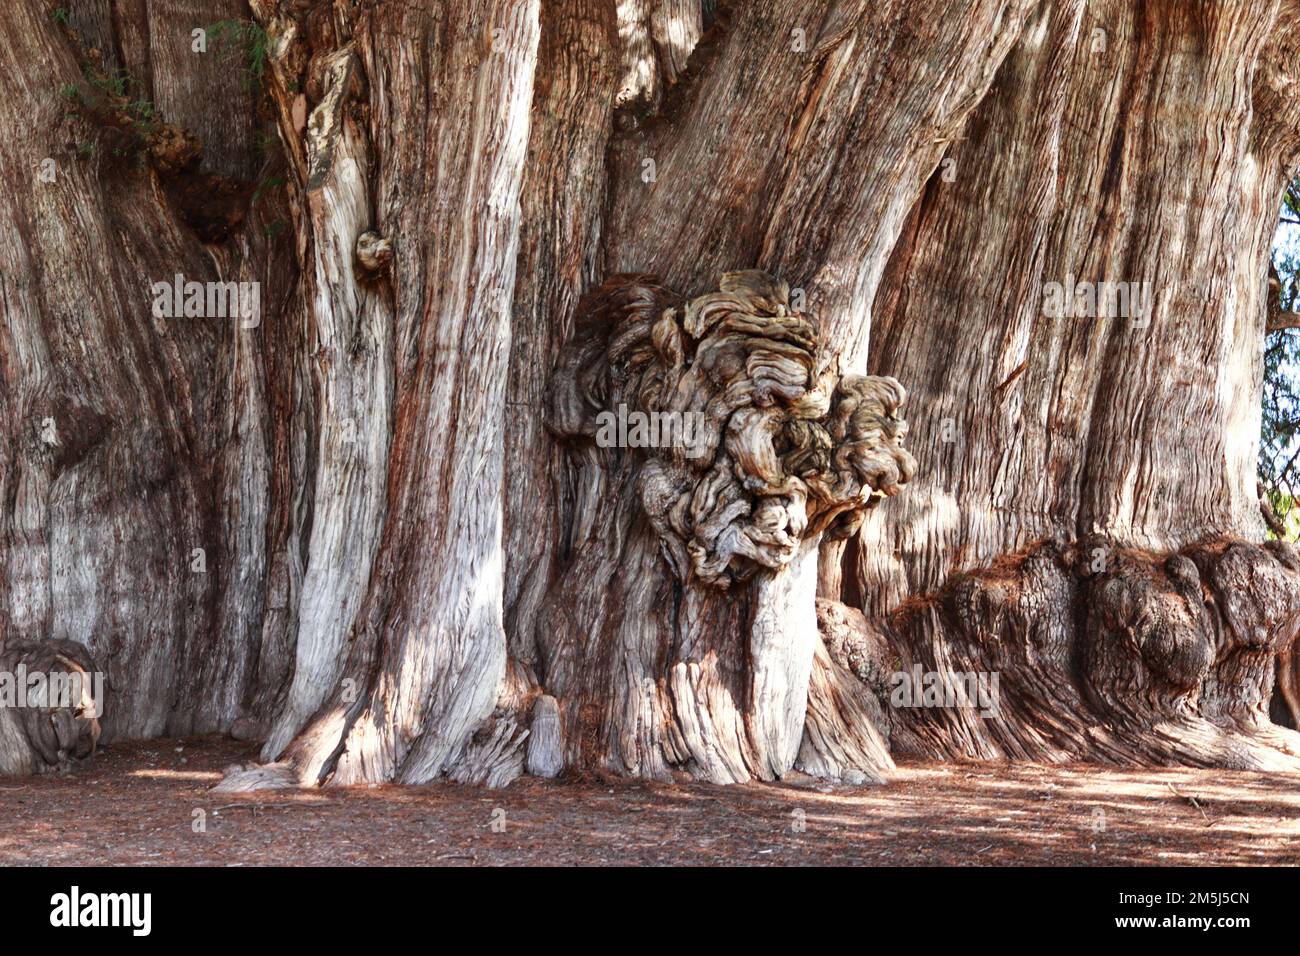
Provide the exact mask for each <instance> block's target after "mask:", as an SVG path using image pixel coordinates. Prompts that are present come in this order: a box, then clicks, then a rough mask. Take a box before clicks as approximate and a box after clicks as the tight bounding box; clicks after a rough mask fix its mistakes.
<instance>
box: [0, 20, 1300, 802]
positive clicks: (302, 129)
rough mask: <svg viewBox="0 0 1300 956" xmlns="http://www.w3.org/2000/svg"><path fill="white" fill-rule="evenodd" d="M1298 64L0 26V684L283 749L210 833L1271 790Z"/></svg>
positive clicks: (622, 26)
mask: <svg viewBox="0 0 1300 956" xmlns="http://www.w3.org/2000/svg"><path fill="white" fill-rule="evenodd" d="M1297 14H1300V7H1298V6H1297V5H1296V4H1295V2H1294V0H1223V2H1218V0H1204V2H1183V0H1178V2H1175V0H1164V2H1151V3H1132V2H1123V0H1052V2H1048V0H1039V2H1036V0H973V2H971V3H969V4H966V5H965V6H964V7H963V8H962V9H961V10H956V9H955V8H954V7H953V5H952V4H951V3H947V2H939V0H933V2H932V0H919V2H918V0H872V2H866V0H811V2H808V3H802V4H780V3H774V2H767V0H753V2H737V3H721V4H719V3H714V2H711V0H705V2H701V0H696V2H687V0H642V2H633V0H628V2H618V3H615V2H613V0H452V2H449V3H441V4H430V5H424V4H409V3H401V2H396V0H390V2H378V0H377V2H372V3H366V4H355V3H347V2H335V3H329V2H324V0H321V2H310V0H309V2H301V0H295V2H289V0H278V2H277V0H254V2H253V3H252V4H251V7H246V6H244V5H243V4H241V3H239V2H237V0H190V2H187V3H185V4H176V3H157V4H149V5H145V4H139V3H134V2H128V0H98V2H90V0H84V2H74V0H67V2H66V3H65V5H64V6H59V5H57V4H55V3H49V4H45V3H41V2H38V0H18V2H16V3H11V4H8V5H7V6H5V7H4V8H3V11H2V12H0V28H2V30H0V35H3V37H4V38H5V39H4V41H3V43H0V59H2V60H3V63H2V64H0V65H3V66H4V67H5V69H6V73H7V75H9V76H10V77H11V78H12V86H13V92H14V95H12V96H10V97H8V98H6V100H5V102H4V104H3V105H0V132H2V133H3V135H2V136H0V167H2V168H3V172H4V175H5V181H6V182H7V183H9V184H10V189H9V190H7V192H6V194H5V195H4V196H3V197H0V211H2V213H3V220H0V222H2V223H3V225H4V226H6V227H7V228H5V229H4V231H3V233H0V302H2V303H3V309H4V312H5V322H4V328H3V331H2V333H0V376H2V377H3V381H2V383H0V384H2V386H3V387H2V388H0V436H2V437H3V441H2V442H0V628H2V629H3V637H4V638H5V639H13V638H20V639H37V640H48V639H51V638H55V639H67V640H71V641H75V642H77V643H79V644H81V645H84V646H85V648H86V649H87V650H88V651H89V653H90V655H91V657H92V658H93V659H94V660H95V661H96V662H98V666H99V667H100V668H101V669H103V670H105V671H106V672H107V675H108V683H109V699H108V702H107V706H106V708H105V713H104V716H103V718H102V721H101V724H102V728H103V736H104V739H105V740H110V741H111V740H113V739H122V738H132V737H147V736H154V735H159V734H167V733H171V734H184V733H195V732H208V731H230V732H233V733H235V734H236V735H238V736H241V737H246V738H250V739H256V740H257V741H259V742H260V743H261V744H262V760H263V763H264V765H263V766H259V767H256V768H253V769H250V770H248V771H247V772H245V773H242V774H237V775H233V776H232V777H231V778H229V779H228V780H227V781H226V782H225V784H223V786H227V787H229V788H239V787H245V786H268V785H270V786H277V785H289V784H308V785H313V784H319V783H325V782H330V783H335V784H346V783H356V782H362V781H375V780H401V781H407V782H418V781H425V780H429V779H432V778H434V777H437V776H440V775H450V776H453V777H455V778H456V779H460V780H465V781H473V782H486V783H491V784H501V783H505V782H508V781H509V780H510V779H513V778H514V777H515V776H517V775H518V774H520V773H522V772H531V773H537V774H544V775H554V774H556V773H559V772H561V771H562V770H566V769H567V770H572V771H580V772H582V771H596V772H614V773H619V774H631V775H640V776H653V777H662V778H668V777H671V776H674V775H685V776H691V777H697V778H704V779H710V780H715V781H724V782H729V781H738V780H745V779H751V778H759V779H775V778H779V777H781V776H783V775H785V774H786V773H787V772H789V771H790V770H791V769H794V768H799V769H802V770H804V771H807V772H809V773H814V774H818V775H822V776H827V777H832V778H838V779H843V780H848V781H854V782H861V781H864V780H876V779H881V778H882V775H883V774H884V773H885V772H886V771H887V770H888V769H889V767H890V766H891V756H890V754H891V752H894V753H898V752H906V753H916V754H923V755H932V756H961V755H967V756H975V757H988V758H1001V757H1013V758H1014V757H1028V758H1034V759H1063V760H1064V759H1080V758H1082V759H1091V760H1100V761H1109V762H1126V763H1170V762H1176V763H1189V764H1197V765H1222V766H1249V767H1263V768H1287V769H1300V737H1297V735H1296V734H1294V733H1292V732H1289V731H1284V730H1282V729H1280V728H1277V727H1275V726H1274V725H1273V724H1271V723H1270V722H1269V717H1268V712H1269V703H1270V696H1271V694H1272V690H1273V687H1274V681H1275V677H1274V670H1275V666H1276V661H1277V658H1278V655H1279V654H1283V655H1285V654H1286V652H1287V649H1288V647H1289V646H1290V644H1291V643H1292V641H1293V639H1294V637H1295V632H1296V630H1297V628H1298V627H1300V556H1298V555H1296V554H1294V553H1293V552H1292V550H1291V549H1289V548H1287V547H1285V546H1280V545H1270V546H1268V547H1262V546H1261V545H1260V542H1261V541H1262V539H1263V537H1264V530H1263V527H1262V524H1261V522H1260V518H1259V509H1258V505H1257V502H1256V500H1255V497H1254V492H1253V489H1254V456H1255V449H1256V441H1257V436H1258V431H1259V428H1258V419H1259V393H1260V382H1259V379H1260V375H1261V358H1260V356H1261V349H1262V344H1263V336H1264V328H1265V321H1266V303H1265V292H1266V263H1267V258H1268V249H1269V240H1270V237H1271V235H1272V231H1273V228H1274V226H1275V225H1276V220H1277V212H1278V204H1279V197H1280V195H1281V190H1282V188H1283V185H1284V183H1285V182H1286V179H1287V177H1288V175H1289V173H1290V172H1291V171H1292V170H1293V169H1294V167H1295V164H1296V163H1297V160H1298V159H1300V93H1297V90H1300V87H1298V86H1297V79H1298V77H1297V69H1296V66H1295V64H1296V62H1297V61H1296V54H1297V52H1300V51H1297V50H1296V47H1295V43H1294V41H1293V40H1292V38H1291V34H1292V33H1293V30H1292V27H1293V24H1294V23H1295V22H1296V17H1297ZM231 21H237V22H238V25H237V26H234V27H232V26H231ZM217 24H221V26H219V27H218V26H216V25H217ZM214 27H215V29H214ZM195 31H203V32H200V33H199V34H197V35H196V33H195ZM121 71H129V78H128V79H124V78H123V77H124V74H123V72H121ZM46 160H52V161H53V162H52V165H50V164H47V163H46V162H45V161H46ZM51 169H52V170H53V175H52V176H51V175H50V174H49V173H50V170H51ZM177 276H179V277H181V278H180V279H179V280H177V281H180V282H197V283H216V282H228V281H236V282H245V283H258V286H257V287H256V288H257V289H258V294H257V310H256V315H255V316H253V317H251V318H250V316H249V315H247V314H235V315H230V314H213V310H212V309H211V308H207V307H204V308H199V309H196V310H194V311H193V312H190V313H187V312H186V311H185V310H184V309H182V310H181V311H180V314H174V313H175V310H171V312H172V313H173V314H167V313H168V310H166V309H163V310H160V309H159V308H158V307H157V294H156V292H155V285H156V284H158V283H172V282H173V280H174V278H175V277H177ZM1079 283H1082V284H1083V285H1082V286H1079V287H1078V288H1076V286H1077V284H1079ZM1098 283H1125V284H1126V285H1125V287H1124V289H1125V299H1124V300H1123V303H1122V304H1123V305H1124V309H1122V310H1121V311H1123V312H1124V313H1125V314H1123V315H1119V316H1109V317H1108V316H1106V315H1102V316H1097V315H1096V314H1095V313H1096V312H1097V311H1098V310H1097V308H1096V300H1095V298H1094V299H1093V305H1092V308H1091V309H1089V308H1087V302H1088V295H1090V294H1093V293H1095V291H1096V284H1098ZM1130 283H1131V284H1133V285H1132V286H1129V285H1127V284H1130ZM1053 284H1056V285H1055V286H1054V285H1053ZM1066 287H1068V290H1067V292H1066V293H1065V294H1063V295H1061V294H1058V293H1060V292H1061V290H1062V289H1063V288H1066ZM1053 290H1055V292H1053ZM1130 292H1131V293H1132V296H1131V298H1130V297H1129V294H1130ZM1076 293H1077V295H1076ZM1053 296H1055V297H1056V299H1057V301H1056V303H1055V306H1053V307H1049V303H1050V302H1051V300H1052V299H1053ZM1146 296H1149V299H1147V298H1145V297H1146ZM1103 304H1104V305H1118V304H1120V303H1119V302H1118V301H1110V300H1107V299H1106V298H1105V296H1103ZM1062 305H1064V307H1065V308H1061V306H1062ZM1073 305H1077V306H1079V309H1078V310H1076V309H1073V308H1071V306H1073ZM1148 306H1149V307H1148ZM1062 311H1064V312H1066V313H1067V314H1065V315H1059V314H1056V313H1060V312H1062ZM1075 311H1083V312H1088V313H1090V314H1087V315H1083V316H1075V317H1072V315H1073V313H1074V312H1075ZM1102 311H1105V310H1104V309H1103V310H1102ZM900 383H901V384H900ZM629 415H631V416H639V415H645V416H668V417H667V418H664V419H663V420H664V421H672V422H675V423H677V425H681V426H684V427H685V429H686V431H685V432H682V433H674V435H673V436H671V437H672V438H673V439H674V440H669V441H658V440H646V439H645V436H644V435H643V436H641V437H640V438H637V437H633V436H634V430H633V432H629V430H628V429H627V428H623V429H622V430H621V431H620V430H619V429H618V428H615V429H614V431H613V432H609V431H607V430H603V429H602V426H603V425H605V424H608V422H609V421H611V420H614V421H620V420H621V421H623V422H624V423H626V422H627V418H628V416H629ZM611 416H612V418H611ZM674 416H675V417H674ZM903 419H907V420H908V422H910V431H911V434H910V436H908V434H907V433H908V429H909V425H908V424H907V423H905V422H904V421H903ZM657 420H658V419H656V421H657ZM611 435H613V437H612V438H611ZM659 437H662V436H659ZM676 439H682V440H680V441H678V440H676ZM647 446H649V447H647ZM909 451H910V454H909ZM22 646H23V647H24V648H26V647H28V645H26V644H23V645H22ZM1287 667H1291V665H1290V664H1289V661H1288V663H1287ZM1292 669H1293V668H1292ZM1291 672H1292V670H1285V671H1284V673H1285V674H1290V673H1291ZM917 674H921V675H930V676H931V677H933V676H936V675H937V676H938V677H939V678H940V679H941V682H942V683H944V684H945V685H949V686H950V685H951V684H952V683H954V682H955V681H956V680H957V679H958V677H964V678H966V679H969V681H970V685H969V686H971V687H975V688H977V689H978V690H979V692H980V693H978V694H977V695H976V696H977V697H980V698H981V699H980V700H976V701H968V700H964V699H955V700H953V699H945V695H944V694H943V693H939V694H938V706H929V705H928V704H929V703H932V702H930V701H928V700H927V699H926V698H925V696H924V695H921V700H920V701H912V700H910V699H903V698H908V695H907V694H902V695H901V697H900V693H899V692H900V691H906V690H909V689H910V681H911V679H912V677H913V675H917ZM1283 683H1284V685H1286V686H1289V683H1288V681H1286V680H1284V682H1283ZM958 696H959V697H960V695H958ZM1288 699H1289V698H1288ZM917 703H919V704H921V705H922V706H913V704H917ZM969 704H974V705H975V706H967V705H969ZM0 746H3V747H5V748H7V750H8V751H13V753H9V754H8V757H7V759H5V760H3V761H0V765H12V766H18V767H32V768H36V769H39V767H40V765H41V763H42V761H41V760H39V759H36V758H33V757H32V756H31V753H35V752H36V748H35V745H34V744H32V743H31V742H30V741H27V742H24V739H23V734H22V733H17V732H15V733H13V734H8V735H7V736H5V737H4V738H3V739H0ZM24 747H26V748H28V750H29V751H31V752H30V753H27V754H20V753H18V751H22V750H23V748H24ZM46 749H47V750H48V747H47V748H46ZM74 749H77V748H74ZM82 749H84V748H82ZM60 759H62V758H60ZM44 763H45V764H49V763H50V761H48V760H46V761H44Z"/></svg>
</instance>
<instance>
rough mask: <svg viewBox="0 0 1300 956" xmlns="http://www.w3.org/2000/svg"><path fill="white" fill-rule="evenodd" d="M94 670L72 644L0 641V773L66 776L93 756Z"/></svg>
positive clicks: (95, 729) (91, 662) (96, 686)
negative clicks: (64, 774)
mask: <svg viewBox="0 0 1300 956" xmlns="http://www.w3.org/2000/svg"><path fill="white" fill-rule="evenodd" d="M96 670H97V668H96V665H95V662H94V659H93V658H91V656H90V653H89V652H88V651H87V650H86V649H85V648H84V647H83V646H82V645H80V644H78V643H76V642H75V641H66V640H59V639H54V640H48V641H40V640H10V641H7V642H5V641H0V774H30V773H46V772H49V771H56V770H57V771H60V772H66V771H68V770H71V769H73V768H74V767H75V766H76V765H78V764H80V763H83V762H85V761H88V760H90V759H91V758H92V757H93V756H94V754H95V747H96V745H97V744H98V743H99V733H100V728H99V717H100V711H99V709H100V706H101V705H102V700H96V699H95V694H96V692H97V691H98V692H102V689H103V683H102V676H101V678H100V680H99V682H98V683H97V682H96V680H95V676H94V675H95V674H96Z"/></svg>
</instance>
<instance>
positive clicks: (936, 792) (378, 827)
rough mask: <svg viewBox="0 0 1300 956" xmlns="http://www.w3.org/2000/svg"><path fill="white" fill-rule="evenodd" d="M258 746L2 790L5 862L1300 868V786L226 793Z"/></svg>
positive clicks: (1085, 776) (1005, 778)
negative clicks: (221, 784) (231, 774)
mask: <svg viewBox="0 0 1300 956" xmlns="http://www.w3.org/2000/svg"><path fill="white" fill-rule="evenodd" d="M253 753H254V751H253V748H250V747H249V746H247V745H245V744H239V743H235V742H233V741H230V740H226V739H222V738H218V737H204V738H194V739H189V740H184V741H181V740H171V741H151V742H148V743H144V744H131V745H117V746H113V747H111V748H109V749H108V750H105V751H102V752H101V753H100V755H99V756H98V757H97V758H96V760H95V763H94V765H93V766H92V767H91V768H89V769H87V770H83V771H80V772H78V773H76V774H72V775H68V776H62V777H60V776H47V777H38V778H33V779H13V778H10V779H0V809H2V811H3V814H4V825H3V827H0V863H4V864H53V865H60V864H74V865H92V864H127V865H156V864H206V865H218V866H221V865H259V864H321V865H355V864H368V865H385V864H416V865H420V864H434V865H452V866H474V865H489V864H559V865H568V864H597V865H598V864H625V865H654V864H684V865H694V864H757V865H791V864H793V865H801V864H851V865H869V866H887V865H893V864H917V865H956V866H983V865H991V864H999V865H1000V864H1044V865H1084V866H1105V865H1114V864H1160V865H1179V864H1204V865H1234V864H1292V865H1294V864H1300V786H1297V784H1300V777H1297V776H1286V775H1275V776H1266V775H1264V774H1256V773H1240V772H1222V771H1203V770H1159V771H1149V770H1148V771H1118V770H1107V769H1100V768H1096V767H1086V766H1071V767H1050V768H1049V767H1040V766H1033V765H1010V766H1008V765H1001V764H996V765H995V764H975V763H972V764H938V763H913V764H907V765H904V766H901V767H900V768H899V769H898V771H897V773H896V774H895V775H894V777H893V779H892V780H891V782H890V783H889V784H887V785H886V786H879V787H834V788H832V787H828V786H826V785H824V784H820V783H818V782H816V781H811V780H803V781H801V782H800V783H797V784H781V785H757V784H755V785H748V786H739V787H717V786H708V785H687V786H681V785H666V784H641V783H613V784H600V783H585V784H577V783H554V782H548V781H539V780H532V779H524V780H521V781H518V782H516V783H515V784H513V785H512V786H510V787H509V788H507V789H504V790H496V791H489V790H480V789H475V788H471V787H463V786H459V785H455V784H448V783H438V784H431V785H428V786H423V787H391V786H384V787H370V788H358V789H349V790H323V791H310V792H302V791H278V792H276V791H263V792H260V793H255V794H236V795H231V794H214V793H211V792H210V788H211V787H212V786H213V784H215V783H216V782H217V781H218V780H219V779H221V769H222V768H223V767H225V766H227V765H228V764H230V763H232V762H235V761H236V760H248V759H250V758H251V757H252V756H253ZM199 810H201V811H203V812H202V814H197V813H196V811H199ZM196 821H201V822H202V823H203V827H202V828H201V829H200V830H198V831H196V826H197V823H196Z"/></svg>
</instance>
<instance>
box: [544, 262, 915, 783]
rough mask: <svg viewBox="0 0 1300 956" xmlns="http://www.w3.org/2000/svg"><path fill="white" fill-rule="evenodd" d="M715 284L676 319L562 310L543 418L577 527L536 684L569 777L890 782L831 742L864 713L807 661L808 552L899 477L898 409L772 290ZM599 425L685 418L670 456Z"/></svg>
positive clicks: (598, 306)
mask: <svg viewBox="0 0 1300 956" xmlns="http://www.w3.org/2000/svg"><path fill="white" fill-rule="evenodd" d="M719 285H720V289H719V291H717V292H712V293H709V294H706V295H702V296H699V297H697V298H694V299H691V300H689V301H682V300H681V299H679V298H678V297H677V296H675V295H674V294H672V293H671V292H669V291H668V290H667V289H664V288H663V287H661V286H660V285H659V284H658V283H657V281H656V280H655V278H653V277H652V276H648V275H620V276H616V277H614V278H612V279H610V280H609V281H607V282H606V283H605V284H604V285H602V286H601V287H599V288H598V289H596V290H594V291H593V292H591V293H590V294H588V296H587V297H586V298H585V299H584V300H583V302H582V304H581V306H580V308H579V314H578V317H577V322H576V328H575V331H574V335H573V339H572V341H571V343H570V344H569V346H568V347H567V349H566V350H565V352H564V354H563V356H562V358H561V360H560V363H559V366H558V368H557V371H556V374H555V378H554V381H553V383H552V388H551V395H550V408H549V424H550V427H551V428H552V430H553V431H554V433H555V434H557V435H558V436H560V437H561V438H563V439H565V440H567V442H568V444H569V445H570V447H571V448H572V449H573V461H574V469H573V474H572V475H571V476H570V483H569V493H568V495H567V500H566V502H565V505H566V507H569V508H571V509H573V515H572V517H573V519H574V520H573V521H572V523H571V527H573V528H575V529H576V530H575V533H574V535H573V539H572V540H571V541H569V542H566V546H567V547H566V551H567V553H566V555H565V557H566V561H565V565H564V568H563V571H562V573H561V575H560V576H559V579H558V581H557V583H556V585H555V586H554V587H553V589H552V591H551V593H550V594H549V596H548V599H547V602H546V605H545V608H544V611H543V614H542V616H541V623H540V626H539V627H538V628H537V630H536V631H535V633H534V640H535V642H536V645H537V647H536V651H537V653H536V656H535V660H536V662H537V664H536V669H537V670H538V671H539V673H537V674H536V675H535V677H536V679H537V681H538V683H539V684H540V685H541V686H542V687H544V688H545V690H546V692H547V694H548V695H551V696H553V697H554V698H556V700H557V701H558V704H559V710H560V715H561V719H560V726H561V729H562V732H561V734H560V742H559V746H560V748H561V751H562V756H563V763H564V764H565V765H567V766H570V767H578V768H585V769H600V770H606V771H610V772H615V773H620V774H632V775H637V776H645V777H657V778H663V777H668V776H670V775H671V774H672V773H673V772H674V771H680V772H684V773H686V774H689V775H690V776H693V777H698V778H704V779H708V780H713V781H717V782H732V781H740V780H747V779H751V778H758V779H774V778H778V777H780V776H781V775H782V774H784V773H785V772H787V771H788V770H790V769H791V768H792V767H794V766H796V764H798V765H800V766H801V767H802V768H803V769H807V770H810V771H812V772H816V773H819V774H822V775H826V776H831V777H836V778H843V779H850V780H855V781H863V780H867V779H875V778H876V774H877V771H878V770H880V769H881V768H882V767H887V766H890V760H889V756H888V748H887V746H886V744H885V742H884V740H883V739H882V738H881V737H880V735H879V733H878V732H877V730H876V729H875V727H874V726H873V725H871V724H870V723H869V722H866V725H865V726H858V727H854V728H853V731H852V733H849V734H845V733H843V732H842V731H841V730H840V729H839V728H838V727H835V728H833V727H832V725H835V724H838V723H840V722H843V721H845V720H849V719H851V718H852V715H856V714H858V712H859V710H867V711H869V710H871V709H872V708H873V707H874V700H872V699H871V698H872V695H871V692H870V690H869V689H867V688H866V687H865V685H863V684H861V683H860V682H858V681H857V680H856V679H855V678H853V677H852V676H851V675H849V673H848V672H847V671H846V670H844V669H843V668H842V667H840V666H839V665H838V664H837V663H835V662H834V661H832V660H831V659H830V658H829V657H828V656H827V655H826V652H825V649H824V648H823V647H822V646H821V639H820V637H819V636H818V630H817V615H816V603H815V601H816V585H817V549H818V546H819V544H820V543H821V542H822V541H823V540H824V539H827V538H834V537H842V536H845V535H847V534H850V533H852V532H853V531H854V530H856V528H857V527H858V525H859V523H860V522H861V520H862V514H863V512H864V510H865V509H868V508H870V507H872V506H873V505H875V504H876V503H877V502H879V501H880V500H881V499H882V498H883V497H885V496H888V495H893V494H895V493H897V492H898V491H899V490H900V489H901V487H902V486H903V485H904V484H906V483H907V482H908V481H909V480H910V479H911V478H912V476H913V473H914V470H915V463H914V461H913V460H912V457H911V456H910V455H909V454H908V453H907V451H905V450H904V449H903V447H902V442H903V439H904V436H905V435H906V431H907V426H906V423H905V422H903V421H902V420H901V419H900V418H899V417H898V411H899V409H900V407H901V406H902V404H903V401H904V398H905V392H904V390H903V387H902V386H901V385H900V384H899V383H898V382H897V381H895V380H894V379H892V378H883V377H872V376H861V375H843V376H841V375H840V374H839V372H838V370H837V368H836V363H835V360H834V359H833V357H832V356H831V355H830V354H829V353H828V351H827V349H826V343H825V342H824V340H823V339H822V338H821V336H820V335H819V330H818V327H817V325H816V323H815V322H814V320H813V319H811V318H810V317H809V316H807V315H804V314H802V313H800V312H798V311H795V310H792V309H791V307H790V301H789V290H788V289H787V287H786V285H785V283H783V282H780V281H778V280H775V279H773V278H771V277H770V276H768V275H766V274H764V273H761V272H754V271H747V272H731V273H726V274H725V275H723V276H722V278H721V282H720V284H719ZM610 413H613V414H619V415H622V416H624V417H625V418H629V417H631V415H632V414H633V413H639V414H641V415H645V416H650V415H659V416H675V418H673V419H672V420H677V421H684V420H685V419H686V417H687V416H691V425H692V427H690V428H686V429H679V430H678V431H676V432H673V431H671V430H668V433H669V434H670V436H673V437H680V436H681V435H683V434H686V435H689V436H690V441H689V442H687V441H680V440H674V441H670V442H667V443H665V442H663V441H660V442H659V443H658V445H657V446H652V447H602V445H603V444H607V443H605V442H601V441H598V440H597V439H598V435H599V433H600V430H601V421H602V414H610ZM627 435H630V436H633V437H632V438H631V439H629V438H628V437H627ZM627 435H625V436H624V438H625V441H624V444H644V441H640V442H637V441H636V440H635V432H634V431H632V430H629V431H628V432H627ZM810 684H811V685H812V688H813V692H812V694H811V697H810ZM846 714H847V715H850V716H848V717H846Z"/></svg>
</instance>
